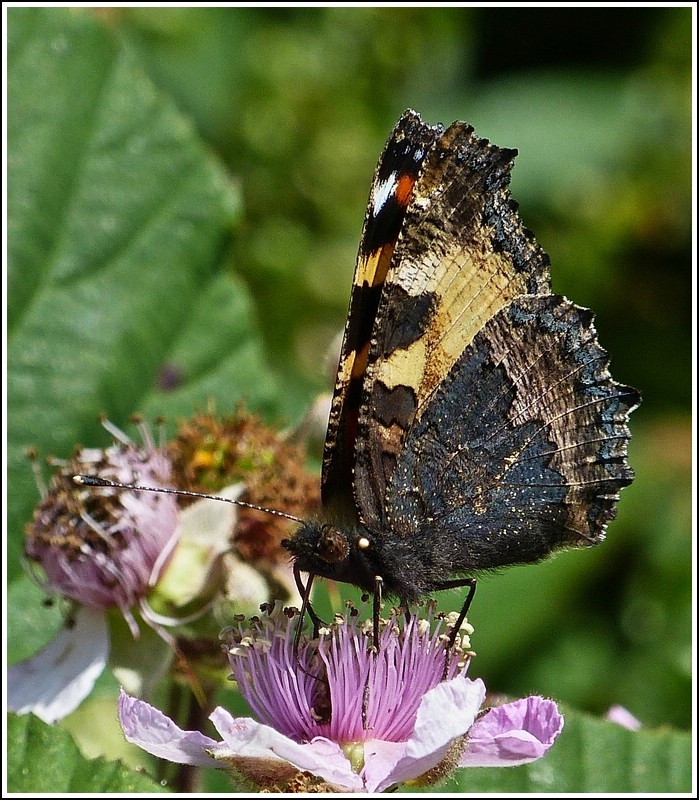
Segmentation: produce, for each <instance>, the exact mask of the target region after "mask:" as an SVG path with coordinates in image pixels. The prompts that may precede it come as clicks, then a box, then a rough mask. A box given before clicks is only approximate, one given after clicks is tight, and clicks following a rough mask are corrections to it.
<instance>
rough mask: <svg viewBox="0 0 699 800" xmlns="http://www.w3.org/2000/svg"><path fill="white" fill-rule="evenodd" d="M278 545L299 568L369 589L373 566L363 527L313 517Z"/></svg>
mask: <svg viewBox="0 0 699 800" xmlns="http://www.w3.org/2000/svg"><path fill="white" fill-rule="evenodd" d="M282 546H283V547H285V548H286V549H287V550H288V551H289V552H290V553H291V554H292V556H293V558H294V563H295V566H296V567H297V568H298V569H299V570H300V571H301V572H309V573H312V574H313V575H320V576H321V577H323V578H330V579H331V580H335V581H341V582H343V583H352V584H354V585H355V586H359V587H360V588H363V589H366V590H369V591H371V590H373V587H374V582H375V576H376V569H375V568H374V567H373V566H372V561H373V559H372V555H373V547H372V543H371V540H370V538H369V536H368V535H367V534H366V532H365V531H362V530H359V531H357V530H354V531H352V530H346V529H344V528H340V527H338V526H336V525H333V524H331V523H328V522H323V521H320V520H313V521H310V522H305V523H304V524H303V525H302V526H301V527H300V528H299V529H298V530H297V531H296V532H295V533H294V535H293V536H292V537H291V538H289V539H284V540H283V541H282Z"/></svg>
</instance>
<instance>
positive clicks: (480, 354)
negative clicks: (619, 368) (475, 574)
mask: <svg viewBox="0 0 699 800" xmlns="http://www.w3.org/2000/svg"><path fill="white" fill-rule="evenodd" d="M607 364H608V358H607V354H606V352H605V351H604V350H603V349H602V348H601V347H600V346H599V344H598V343H597V338H596V333H595V329H594V327H593V325H592V314H591V312H590V311H589V310H587V309H584V308H580V307H578V306H575V305H573V304H572V303H570V302H569V301H568V300H566V299H565V298H563V297H559V296H556V295H549V296H544V297H542V296H523V297H520V298H517V299H515V300H514V301H512V302H511V303H510V304H509V305H507V306H506V307H505V308H503V309H502V310H500V311H499V312H498V313H497V314H496V315H495V316H494V317H493V318H491V319H490V320H489V321H488V322H487V323H486V325H485V326H484V328H483V329H482V330H481V331H479V332H478V333H477V334H476V336H475V337H474V340H473V341H472V342H471V344H469V345H468V347H467V348H466V350H465V351H464V353H463V355H462V356H461V357H460V358H459V359H458V361H457V363H456V364H455V365H454V368H453V369H452V370H451V372H450V374H449V376H448V377H447V378H446V380H445V381H444V382H443V383H442V384H441V385H440V386H439V388H438V389H437V391H436V392H435V393H434V396H433V398H432V401H431V402H430V404H429V406H428V407H427V408H426V409H425V412H424V413H423V414H422V416H421V417H420V418H419V420H417V421H416V423H415V425H414V426H413V427H412V428H411V430H410V431H409V434H408V436H407V437H406V439H405V442H404V449H403V451H402V453H401V455H400V457H399V459H398V463H397V466H396V470H395V473H394V476H393V478H394V479H393V481H392V483H391V486H390V488H389V492H388V495H387V497H386V505H387V509H388V511H387V514H388V516H389V520H388V524H389V525H390V527H391V529H393V530H395V531H400V532H402V533H403V535H404V537H405V538H406V540H412V541H415V537H419V540H420V542H421V553H420V558H421V562H422V565H423V569H424V572H423V574H422V576H421V583H420V585H419V586H414V589H413V591H415V592H416V594H420V593H422V592H425V591H428V590H429V589H431V588H435V589H436V588H439V585H440V583H441V582H443V581H444V576H445V575H452V574H454V573H458V572H468V571H476V570H479V569H487V568H491V567H497V566H500V565H505V564H512V563H520V562H529V561H536V560H538V559H540V558H543V557H544V556H546V555H548V554H549V553H550V552H551V551H552V550H554V549H556V548H558V547H561V546H586V545H593V544H596V543H597V542H599V541H600V540H601V539H602V538H603V537H604V531H605V527H606V525H607V523H608V522H609V521H610V520H611V519H613V518H614V516H615V514H616V507H615V504H616V501H617V500H618V499H619V490H620V489H621V488H622V487H623V486H627V485H628V484H629V483H631V481H632V480H633V472H632V470H631V468H630V467H629V466H628V464H627V463H626V451H627V444H628V440H629V438H630V432H629V428H628V426H627V419H628V414H629V413H630V411H632V410H633V409H634V408H635V407H636V405H637V404H638V402H639V395H638V393H637V392H636V391H635V390H634V389H631V388H629V387H628V386H622V385H621V384H618V383H616V382H615V381H613V380H612V378H611V376H610V374H609V371H608V369H607ZM445 530H448V531H449V532H450V536H449V537H444V536H440V537H437V538H435V536H434V535H433V534H434V533H435V532H437V531H445ZM437 544H438V546H436V545H437ZM445 545H446V546H445ZM398 569H399V572H398V574H396V576H395V577H396V579H398V580H399V581H400V582H401V584H403V589H404V590H405V584H406V583H407V584H408V585H410V584H411V583H414V582H412V580H411V577H410V574H409V573H408V572H406V571H404V570H402V568H400V567H398Z"/></svg>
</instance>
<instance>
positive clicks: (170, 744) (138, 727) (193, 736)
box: [118, 691, 219, 767]
mask: <svg viewBox="0 0 699 800" xmlns="http://www.w3.org/2000/svg"><path fill="white" fill-rule="evenodd" d="M118 708H119V722H120V723H121V727H122V730H123V731H124V736H125V737H126V741H127V742H131V744H135V745H138V746H139V747H140V748H141V749H142V750H145V751H146V752H147V753H151V754H152V755H154V756H158V758H164V759H167V760H168V761H174V762H175V763H176V764H193V765H195V766H200V767H217V766H219V764H217V762H216V760H215V759H214V758H212V757H211V756H209V755H207V753H206V749H207V748H213V747H216V746H218V742H216V741H214V739H210V738H209V737H208V736H204V734H203V733H199V731H183V730H181V729H180V728H178V727H177V725H175V723H174V722H173V721H172V720H171V719H170V718H169V717H166V716H165V714H163V713H162V712H161V711H158V709H157V708H153V706H151V705H149V704H148V703H146V702H144V701H143V700H138V699H137V698H135V697H129V695H128V694H126V692H124V691H122V692H121V694H120V695H119V705H118Z"/></svg>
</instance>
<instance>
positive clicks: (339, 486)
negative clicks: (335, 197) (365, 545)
mask: <svg viewBox="0 0 699 800" xmlns="http://www.w3.org/2000/svg"><path fill="white" fill-rule="evenodd" d="M442 131H443V128H442V127H441V126H430V125H426V124H425V123H424V122H422V120H421V119H420V117H419V115H418V114H416V113H414V112H412V111H407V112H406V113H405V114H403V116H402V117H401V118H400V120H399V121H398V123H397V125H396V127H395V128H394V130H393V132H392V133H391V135H390V137H389V139H388V141H387V143H386V146H385V148H384V151H383V153H382V154H381V157H380V159H379V163H378V166H377V168H376V172H375V173H374V179H373V182H372V185H371V190H370V192H369V203H368V205H367V212H366V216H365V218H364V229H363V231H362V238H361V244H360V246H359V254H358V256H357V265H356V269H355V273H354V282H353V286H352V294H351V297H350V305H349V312H348V315H347V325H346V327H345V333H344V339H343V342H342V348H341V351H340V361H339V364H338V369H337V380H336V384H335V393H334V395H333V401H332V408H331V412H330V420H329V423H328V431H327V436H326V440H325V452H324V456H323V477H322V498H323V505H324V507H325V508H330V509H332V511H333V513H334V514H335V515H336V516H339V517H340V518H342V519H343V520H344V521H345V522H347V523H352V522H356V521H358V520H357V509H356V505H355V501H354V494H353V491H352V481H353V472H354V459H355V452H354V451H355V438H356V434H357V420H358V416H359V407H360V403H361V389H362V383H363V380H364V373H365V370H366V364H367V355H368V351H369V343H370V340H371V336H372V334H373V332H374V328H375V318H376V312H377V308H378V306H379V298H380V296H381V289H382V286H383V283H384V281H385V279H386V274H387V272H388V269H389V265H390V264H391V259H392V256H393V250H394V247H395V244H396V240H397V239H398V234H399V233H400V231H401V228H402V227H403V222H404V218H405V212H406V209H407V208H408V203H409V201H410V198H411V196H412V192H413V185H414V183H415V180H416V178H417V176H418V173H419V171H420V167H421V165H422V162H423V160H424V158H425V156H426V155H427V153H428V151H429V150H430V149H431V148H432V146H433V145H434V141H435V139H436V138H437V137H438V136H439V135H440V134H441V133H442Z"/></svg>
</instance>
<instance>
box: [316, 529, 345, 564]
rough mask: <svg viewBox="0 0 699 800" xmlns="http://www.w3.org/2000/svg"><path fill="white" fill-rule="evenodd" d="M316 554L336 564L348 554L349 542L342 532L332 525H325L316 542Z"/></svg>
mask: <svg viewBox="0 0 699 800" xmlns="http://www.w3.org/2000/svg"><path fill="white" fill-rule="evenodd" d="M317 552H318V555H319V556H320V558H322V559H323V561H327V562H328V563H330V564H336V563H338V562H339V561H344V560H345V559H346V558H347V556H348V555H349V544H348V542H347V537H346V536H345V534H344V533H342V532H341V531H339V530H338V529H337V528H335V527H333V526H332V525H325V526H324V528H323V533H322V535H321V537H320V541H319V542H318V551H317Z"/></svg>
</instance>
